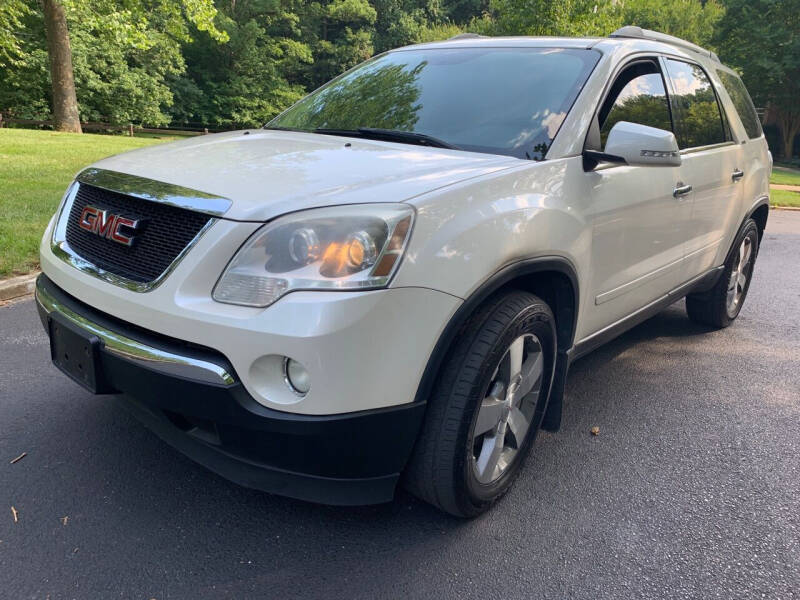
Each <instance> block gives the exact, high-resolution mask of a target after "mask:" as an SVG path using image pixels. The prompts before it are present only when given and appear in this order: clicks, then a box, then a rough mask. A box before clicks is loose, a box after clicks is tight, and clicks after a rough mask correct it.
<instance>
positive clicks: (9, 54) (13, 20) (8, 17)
mask: <svg viewBox="0 0 800 600" xmlns="http://www.w3.org/2000/svg"><path fill="white" fill-rule="evenodd" d="M29 12H30V9H29V8H28V6H27V5H26V4H25V2H24V0H3V2H2V4H0V67H5V66H7V65H9V64H17V63H18V61H19V60H20V58H21V48H20V44H19V40H18V38H17V33H16V32H17V31H18V30H20V29H22V20H23V17H25V16H26V15H27V14H28V13H29Z"/></svg>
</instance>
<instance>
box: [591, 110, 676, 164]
mask: <svg viewBox="0 0 800 600" xmlns="http://www.w3.org/2000/svg"><path fill="white" fill-rule="evenodd" d="M583 155H584V165H587V163H588V166H589V167H591V168H594V167H595V166H597V164H598V163H600V162H611V163H618V164H625V165H633V166H641V167H648V166H649V167H679V166H680V165H681V154H680V151H679V150H678V142H677V140H676V139H675V134H673V133H672V132H671V131H666V130H664V129H657V128H655V127H648V126H647V125H640V124H638V123H629V122H628V121H620V122H619V123H617V124H616V125H614V127H612V128H611V131H610V132H609V134H608V140H606V149H605V152H597V151H594V150H585V151H584V153H583ZM592 163H594V165H592ZM588 170H591V169H588Z"/></svg>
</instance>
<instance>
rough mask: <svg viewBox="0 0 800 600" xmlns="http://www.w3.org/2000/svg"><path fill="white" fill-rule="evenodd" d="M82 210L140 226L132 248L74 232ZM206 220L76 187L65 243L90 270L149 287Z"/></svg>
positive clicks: (180, 210)
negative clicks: (118, 217) (106, 213)
mask: <svg viewBox="0 0 800 600" xmlns="http://www.w3.org/2000/svg"><path fill="white" fill-rule="evenodd" d="M87 205H91V206H94V207H95V208H99V209H102V210H108V211H109V212H111V213H113V214H117V215H121V216H124V217H128V218H131V219H134V220H139V221H142V222H143V226H142V228H141V230H140V231H137V235H136V237H135V240H134V242H133V244H132V245H131V246H125V245H124V244H120V243H117V242H114V241H112V240H110V239H107V238H105V237H102V236H100V235H97V234H95V233H92V232H90V231H86V230H85V229H82V228H81V227H79V226H78V223H79V221H80V218H81V214H82V213H83V209H84V208H85V207H86V206H87ZM210 220H211V217H209V216H208V215H204V214H201V213H196V212H193V211H191V210H186V209H184V208H178V207H176V206H170V205H168V204H162V203H159V202H151V201H149V200H142V199H140V198H134V197H133V196H126V195H125V194H120V193H117V192H112V191H109V190H104V189H102V188H98V187H94V186H92V185H87V184H85V183H81V184H80V186H79V188H78V192H77V194H76V195H75V200H74V202H73V204H72V209H71V210H70V213H69V215H68V217H67V227H66V241H67V244H69V246H70V248H71V249H72V251H73V252H74V253H75V254H77V255H78V256H80V257H81V258H83V259H84V260H87V261H89V262H90V263H92V264H93V265H95V266H97V267H100V268H101V269H103V270H105V271H108V272H110V273H113V274H114V275H118V276H120V277H124V278H126V279H129V280H131V281H135V282H137V283H150V282H152V281H154V280H155V279H157V278H158V277H159V276H160V275H161V274H162V273H164V271H166V270H167V269H168V268H169V266H170V265H171V264H172V263H173V262H175V259H177V258H178V256H179V255H180V253H181V252H182V251H183V250H184V248H186V247H187V246H188V245H189V243H190V242H191V241H192V240H193V239H194V238H195V237H196V236H197V234H198V233H200V231H201V230H202V229H203V227H205V226H206V224H208V222H209V221H210Z"/></svg>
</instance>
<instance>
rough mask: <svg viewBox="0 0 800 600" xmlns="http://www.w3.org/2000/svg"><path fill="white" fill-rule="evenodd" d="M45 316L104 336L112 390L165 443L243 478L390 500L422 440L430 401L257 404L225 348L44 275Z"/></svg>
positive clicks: (350, 499) (326, 497) (319, 497)
mask: <svg viewBox="0 0 800 600" xmlns="http://www.w3.org/2000/svg"><path fill="white" fill-rule="evenodd" d="M36 299H37V306H38V309H39V314H40V317H41V318H42V322H43V324H44V326H45V329H46V330H47V331H48V332H49V331H50V329H49V321H50V320H51V319H53V318H57V319H60V320H62V321H63V320H66V321H68V322H69V323H70V324H71V325H73V326H76V327H78V328H80V329H82V330H84V331H86V332H87V333H89V334H91V335H93V336H95V337H96V338H98V340H99V348H100V350H99V370H100V372H101V377H102V380H103V382H104V384H105V386H106V390H107V391H109V392H112V393H121V394H124V395H125V398H124V400H123V401H124V402H125V404H126V405H127V406H128V407H129V408H130V409H131V410H132V411H133V412H134V414H135V415H136V416H137V417H138V418H139V419H140V420H141V421H143V422H144V423H145V425H147V426H148V427H150V428H151V429H153V430H154V431H155V433H157V434H158V435H159V436H160V437H161V438H162V439H163V440H164V441H166V442H167V443H169V444H171V445H172V446H174V447H175V448H176V449H178V450H179V451H181V452H183V453H184V454H186V455H187V456H189V457H190V458H192V459H193V460H195V461H197V462H198V463H200V464H202V465H204V466H205V467H207V468H208V469H210V470H212V471H214V472H216V473H218V474H220V475H222V476H223V477H225V478H227V479H230V480H232V481H234V482H236V483H238V484H240V485H243V486H246V487H251V488H255V489H260V490H264V491H268V492H273V493H277V494H281V495H285V496H290V497H293V498H299V499H302V500H309V501H313V502H322V503H326V504H343V505H351V504H372V503H378V502H384V501H388V500H390V499H391V498H392V496H393V494H394V488H395V486H396V483H397V480H398V478H399V475H400V472H401V471H402V469H403V467H404V465H405V463H406V461H407V459H408V457H409V455H410V453H411V450H412V447H413V444H414V441H415V439H416V436H417V433H418V431H419V428H420V425H421V422H422V418H423V415H424V410H425V406H424V403H407V404H402V405H398V406H392V407H386V408H380V409H376V410H364V411H359V412H351V413H343V414H334V415H301V414H293V413H288V412H283V411H278V410H273V409H270V408H267V407H265V406H263V405H262V404H259V403H258V402H256V401H255V400H254V399H253V397H252V396H251V395H250V394H249V393H248V392H247V390H246V389H245V388H244V386H243V385H242V383H241V380H240V379H239V377H238V375H237V374H236V372H235V370H234V368H233V367H232V365H231V364H230V363H229V362H228V360H227V359H226V358H225V356H223V355H222V354H220V353H218V352H216V351H215V350H212V349H209V348H205V347H202V346H198V345H196V344H192V343H188V342H185V341H181V340H177V339H174V338H170V337H167V336H164V335H161V334H156V333H153V332H151V331H148V330H145V329H142V328H140V327H136V326H133V325H130V324H129V323H126V322H124V321H121V320H119V319H117V318H114V317H112V316H110V315H108V314H105V313H102V312H100V311H98V310H96V309H94V308H92V307H90V306H88V305H86V304H84V303H83V302H80V301H79V300H77V299H76V298H74V297H72V296H70V295H69V294H67V293H66V292H65V291H63V290H62V289H61V288H59V287H58V286H57V285H55V283H53V282H52V281H51V280H50V279H48V278H47V276H45V275H41V276H40V277H39V279H38V280H37V284H36Z"/></svg>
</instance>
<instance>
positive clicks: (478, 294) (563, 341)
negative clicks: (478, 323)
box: [414, 256, 580, 431]
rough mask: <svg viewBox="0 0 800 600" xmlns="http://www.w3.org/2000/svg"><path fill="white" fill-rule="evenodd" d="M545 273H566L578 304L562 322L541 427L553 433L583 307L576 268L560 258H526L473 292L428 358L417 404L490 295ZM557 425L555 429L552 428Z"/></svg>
mask: <svg viewBox="0 0 800 600" xmlns="http://www.w3.org/2000/svg"><path fill="white" fill-rule="evenodd" d="M545 271H555V272H558V273H560V274H563V275H565V276H566V277H567V279H568V280H569V282H570V284H571V287H572V293H573V295H574V299H575V303H574V310H573V311H572V314H568V313H567V314H565V315H564V317H566V318H562V319H561V320H560V323H559V326H558V330H557V338H558V342H557V343H558V347H557V348H558V349H557V356H556V365H555V373H554V375H553V382H552V384H551V388H550V399H549V403H548V406H547V408H546V409H545V415H544V420H543V422H542V427H543V428H544V429H547V430H549V431H554V430H556V429H557V428H558V424H560V422H561V396H562V395H563V390H564V381H565V380H566V375H567V368H568V365H569V361H568V358H567V352H568V350H569V349H570V348H571V347H572V344H573V341H574V337H575V330H576V325H577V322H578V307H579V306H580V288H579V286H578V275H577V270H576V269H575V266H574V265H573V264H572V262H571V261H569V260H568V259H566V258H564V257H561V256H542V257H537V258H530V259H524V260H520V261H515V262H513V263H510V264H508V265H506V266H504V267H502V268H500V269H499V270H498V271H496V272H495V273H494V274H493V275H491V276H490V277H489V278H488V279H486V280H485V281H484V282H483V283H482V284H481V285H480V286H478V288H477V289H476V290H475V291H473V292H472V293H471V294H470V295H469V297H468V298H467V299H466V300H464V303H463V304H462V305H461V306H459V307H458V310H456V312H455V314H454V315H453V316H452V318H451V319H450V321H449V322H448V323H447V325H446V326H445V328H444V331H443V332H442V334H441V335H440V336H439V340H438V341H437V342H436V345H435V346H434V349H433V352H432V353H431V356H430V358H429V359H428V365H427V366H426V367H425V371H424V373H423V374H422V378H421V379H420V384H419V387H418V388H417V394H416V396H415V398H414V402H425V401H426V400H427V398H428V396H429V395H430V393H431V390H432V389H433V385H434V383H435V382H436V376H437V374H438V373H439V370H440V368H441V366H442V363H443V362H444V359H445V357H446V356H447V352H448V350H449V349H450V346H451V345H452V343H453V341H454V340H455V338H456V336H457V335H458V333H459V331H460V330H461V328H462V327H463V325H464V323H466V321H467V319H468V318H469V317H470V315H472V314H473V313H474V312H475V309H477V308H478V306H480V305H481V304H482V303H483V302H484V301H485V300H486V299H487V298H488V297H489V296H491V295H492V294H493V293H495V292H496V291H498V290H499V289H501V288H502V287H504V286H505V285H507V284H508V283H509V282H511V281H513V280H515V279H518V278H520V277H525V276H528V275H534V274H536V273H542V272H545ZM552 412H557V423H555V421H554V418H553V417H554V416H553V415H552V414H551V413H552ZM554 423H555V429H551V427H553V425H554Z"/></svg>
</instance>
